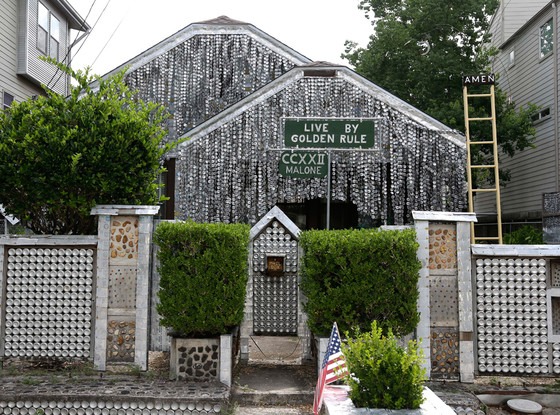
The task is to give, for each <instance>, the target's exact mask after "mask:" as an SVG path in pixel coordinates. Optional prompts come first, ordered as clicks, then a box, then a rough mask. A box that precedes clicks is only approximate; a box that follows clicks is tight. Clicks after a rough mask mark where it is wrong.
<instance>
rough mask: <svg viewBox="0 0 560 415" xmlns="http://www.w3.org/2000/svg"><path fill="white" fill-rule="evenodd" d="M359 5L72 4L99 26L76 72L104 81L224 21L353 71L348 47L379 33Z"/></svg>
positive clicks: (247, 0) (300, 1) (229, 1)
mask: <svg viewBox="0 0 560 415" xmlns="http://www.w3.org/2000/svg"><path fill="white" fill-rule="evenodd" d="M358 3H359V0H280V1H274V2H268V1H265V0H260V1H258V0H196V1H188V0H71V4H72V5H73V7H74V8H75V9H76V10H77V11H78V12H79V13H80V14H81V15H82V17H84V18H85V17H86V16H87V21H88V23H89V24H90V26H92V27H93V26H94V25H95V26H94V29H93V31H92V33H91V34H90V35H89V37H88V38H87V39H86V40H85V42H84V43H83V46H82V45H81V44H80V45H78V46H77V47H76V48H74V50H73V55H74V58H73V61H72V67H73V68H74V69H83V68H85V67H86V66H91V67H92V69H93V73H95V74H98V75H104V74H105V73H107V72H108V71H110V70H112V69H114V68H115V67H117V66H119V65H121V64H123V63H125V62H126V61H128V60H129V59H131V58H133V57H134V56H136V55H138V54H140V53H142V52H143V51H145V50H146V49H148V48H149V47H151V46H153V45H154V44H156V43H158V42H160V41H162V40H163V39H165V38H167V37H168V36H170V35H172V34H173V33H175V32H177V31H178V30H181V29H182V28H184V27H186V26H188V25H189V24H191V23H194V22H200V21H204V20H209V19H214V18H216V17H218V16H223V15H225V16H228V17H230V18H232V19H235V20H240V21H243V22H247V23H251V24H253V25H254V26H256V27H257V28H259V29H260V30H262V31H264V32H266V33H268V34H269V35H271V36H273V37H275V38H276V39H278V40H279V41H280V42H282V43H284V44H286V45H287V46H289V47H291V48H292V49H294V50H296V51H297V52H299V53H301V54H303V55H305V56H307V57H308V58H310V59H312V60H316V61H329V62H332V63H338V64H344V65H348V63H347V62H346V61H345V60H343V59H342V58H340V55H341V54H342V53H343V52H344V42H345V41H346V40H352V41H354V42H357V43H358V44H359V45H360V46H362V47H365V46H367V42H368V38H369V36H370V35H371V34H372V33H373V29H372V26H371V23H370V22H369V21H368V20H367V19H366V18H365V15H364V12H363V11H362V10H359V9H358ZM92 5H93V8H92V10H91V13H90V14H89V15H88V11H89V10H90V7H91V6H92ZM103 9H105V11H104V12H103ZM99 16H101V17H100V18H99ZM98 18H99V20H98ZM97 20H98V21H97ZM96 21H97V23H96ZM80 46H81V49H80ZM78 49H79V51H78Z"/></svg>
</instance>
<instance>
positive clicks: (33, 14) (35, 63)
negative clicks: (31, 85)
mask: <svg viewBox="0 0 560 415" xmlns="http://www.w3.org/2000/svg"><path fill="white" fill-rule="evenodd" d="M10 1H13V0H10ZM41 2H42V3H43V4H44V5H45V7H46V8H47V9H49V11H50V12H51V13H52V14H53V15H54V16H56V17H57V19H58V20H59V21H60V29H61V33H60V48H59V50H60V52H59V60H61V61H62V60H63V59H64V57H65V56H66V51H67V47H68V30H69V29H68V22H67V20H66V19H65V18H64V15H63V14H62V12H61V11H60V10H59V9H58V8H56V7H55V5H54V4H53V3H51V2H49V1H48V0H41ZM37 4H38V0H21V3H20V7H22V9H26V10H27V19H26V20H25V21H22V23H21V24H20V28H19V30H20V43H21V42H22V40H23V41H24V42H23V43H24V44H22V47H21V48H19V50H18V53H19V57H18V68H17V71H18V73H19V74H21V75H24V76H26V77H28V78H29V79H31V80H32V81H33V82H35V83H37V84H45V85H47V86H48V87H49V88H50V89H52V90H53V91H55V92H58V93H59V94H66V93H67V92H68V79H67V77H66V76H65V75H62V76H61V72H60V71H59V70H57V68H56V67H55V66H54V65H51V64H50V63H47V62H44V61H42V60H40V59H39V57H40V56H43V55H44V54H43V52H41V51H39V49H37V8H38V5H37ZM24 23H25V24H24Z"/></svg>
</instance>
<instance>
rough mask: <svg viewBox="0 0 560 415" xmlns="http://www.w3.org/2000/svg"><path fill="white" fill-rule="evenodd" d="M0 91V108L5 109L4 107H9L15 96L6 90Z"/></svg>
mask: <svg viewBox="0 0 560 415" xmlns="http://www.w3.org/2000/svg"><path fill="white" fill-rule="evenodd" d="M0 92H1V93H2V102H1V104H2V108H0V109H2V110H6V109H8V108H10V106H11V105H12V103H13V102H14V100H15V97H14V96H13V95H12V94H10V93H8V92H6V91H2V90H0Z"/></svg>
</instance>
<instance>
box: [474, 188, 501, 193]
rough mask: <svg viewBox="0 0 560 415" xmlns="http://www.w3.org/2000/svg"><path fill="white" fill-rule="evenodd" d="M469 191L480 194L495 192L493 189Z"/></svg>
mask: <svg viewBox="0 0 560 415" xmlns="http://www.w3.org/2000/svg"><path fill="white" fill-rule="evenodd" d="M471 190H472V191H473V192H482V193H484V192H487V193H490V192H496V188H493V189H471Z"/></svg>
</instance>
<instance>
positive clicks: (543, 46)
mask: <svg viewBox="0 0 560 415" xmlns="http://www.w3.org/2000/svg"><path fill="white" fill-rule="evenodd" d="M553 24H554V20H553V19H552V17H551V18H550V19H548V20H547V21H546V22H545V23H544V24H542V25H541V26H540V27H539V57H540V58H541V59H544V58H546V57H547V56H549V55H551V54H552V52H553V51H554V26H553Z"/></svg>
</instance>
